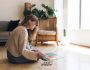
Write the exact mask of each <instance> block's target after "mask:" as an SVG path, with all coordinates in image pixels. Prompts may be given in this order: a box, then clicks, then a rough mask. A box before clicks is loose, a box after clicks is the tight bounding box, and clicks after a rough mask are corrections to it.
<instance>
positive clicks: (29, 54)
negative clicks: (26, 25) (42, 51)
mask: <svg viewBox="0 0 90 70" xmlns="http://www.w3.org/2000/svg"><path fill="white" fill-rule="evenodd" d="M27 47H28V32H27V30H24V31H22V32H21V34H20V36H19V52H20V53H21V55H22V56H24V57H25V58H27V59H30V60H37V59H38V52H34V51H31V50H30V49H27Z"/></svg>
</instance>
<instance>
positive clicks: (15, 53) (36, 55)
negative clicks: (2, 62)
mask: <svg viewBox="0 0 90 70" xmlns="http://www.w3.org/2000/svg"><path fill="white" fill-rule="evenodd" d="M37 22H38V19H37V18H36V16H34V15H32V14H31V15H29V16H27V17H25V19H24V20H23V22H22V23H21V26H18V27H17V28H15V29H14V30H13V31H12V32H11V34H10V38H9V40H8V41H7V43H6V47H8V48H7V57H8V61H9V62H11V63H18V64H19V63H32V62H37V61H38V60H39V59H42V60H45V61H46V60H48V58H46V56H45V55H44V54H42V53H41V52H39V51H38V50H34V49H32V48H31V47H32V46H30V45H29V42H28V32H27V30H28V29H30V30H31V31H33V30H34V28H35V27H36V25H37Z"/></svg>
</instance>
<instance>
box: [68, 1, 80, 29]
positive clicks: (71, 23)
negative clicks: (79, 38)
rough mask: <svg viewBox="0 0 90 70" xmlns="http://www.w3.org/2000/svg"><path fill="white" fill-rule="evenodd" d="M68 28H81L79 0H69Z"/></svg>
mask: <svg viewBox="0 0 90 70" xmlns="http://www.w3.org/2000/svg"><path fill="white" fill-rule="evenodd" d="M68 28H69V29H70V30H72V29H78V28H79V0H68Z"/></svg>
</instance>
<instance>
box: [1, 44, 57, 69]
mask: <svg viewBox="0 0 90 70" xmlns="http://www.w3.org/2000/svg"><path fill="white" fill-rule="evenodd" d="M57 47H58V46H57V45H56V43H44V44H43V45H42V46H41V45H40V44H38V45H37V46H36V47H34V48H35V49H38V50H40V51H42V52H43V53H47V52H55V53H56V52H57ZM43 63H44V61H42V60H39V61H38V62H37V63H33V64H10V63H9V62H8V61H7V57H6V47H4V45H3V46H0V70H58V69H56V68H57V66H56V64H55V63H57V62H56V61H55V63H53V65H51V66H42V64H43Z"/></svg>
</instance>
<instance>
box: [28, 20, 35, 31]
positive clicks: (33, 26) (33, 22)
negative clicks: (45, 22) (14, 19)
mask: <svg viewBox="0 0 90 70" xmlns="http://www.w3.org/2000/svg"><path fill="white" fill-rule="evenodd" d="M28 27H29V29H31V30H33V29H34V28H35V27H36V21H31V20H29V25H28Z"/></svg>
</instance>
